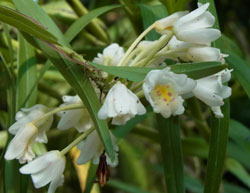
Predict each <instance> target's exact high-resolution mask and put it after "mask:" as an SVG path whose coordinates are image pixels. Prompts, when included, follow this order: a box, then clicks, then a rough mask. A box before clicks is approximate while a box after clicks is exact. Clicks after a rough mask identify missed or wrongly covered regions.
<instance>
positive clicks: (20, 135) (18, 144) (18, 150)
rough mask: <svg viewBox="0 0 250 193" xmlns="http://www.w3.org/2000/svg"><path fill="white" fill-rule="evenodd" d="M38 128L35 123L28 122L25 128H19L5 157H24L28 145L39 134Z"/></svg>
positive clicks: (9, 158) (10, 158)
mask: <svg viewBox="0 0 250 193" xmlns="http://www.w3.org/2000/svg"><path fill="white" fill-rule="evenodd" d="M37 132H38V129H37V128H36V127H35V126H34V125H33V124H27V125H25V127H24V128H23V129H20V130H18V132H17V134H16V135H15V137H14V138H13V139H12V140H11V142H10V144H9V146H8V148H7V151H6V153H5V156H4V158H5V159H7V160H12V159H15V158H18V157H22V155H24V154H25V151H26V150H27V149H28V146H29V145H30V144H31V143H32V141H31V140H32V138H33V137H34V136H35V135H36V134H37Z"/></svg>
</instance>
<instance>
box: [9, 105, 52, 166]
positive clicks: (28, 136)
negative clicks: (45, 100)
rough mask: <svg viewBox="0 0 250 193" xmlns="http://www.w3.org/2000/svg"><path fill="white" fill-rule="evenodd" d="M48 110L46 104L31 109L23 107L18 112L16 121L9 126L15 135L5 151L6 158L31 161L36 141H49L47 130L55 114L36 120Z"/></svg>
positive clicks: (21, 161) (22, 161)
mask: <svg viewBox="0 0 250 193" xmlns="http://www.w3.org/2000/svg"><path fill="white" fill-rule="evenodd" d="M47 111H48V108H47V107H46V106H44V105H35V106H33V107H31V108H29V109H21V111H19V112H18V113H17V114H16V120H17V121H16V122H15V123H14V124H13V125H12V126H11V127H10V128H9V132H10V133H12V134H14V135H15V137H14V138H13V139H12V140H11V142H10V143H9V145H8V147H7V151H6V153H5V159H7V160H12V159H19V162H20V163H25V162H27V161H31V160H32V159H33V158H34V157H35V154H34V153H33V151H32V145H33V143H35V142H40V143H47V141H48V139H47V136H46V131H47V130H48V129H49V128H50V127H51V124H52V122H53V116H50V117H48V118H44V119H41V120H39V121H36V124H35V125H34V124H33V123H32V121H34V120H36V119H38V118H40V117H41V116H43V115H44V114H45V113H46V112H47Z"/></svg>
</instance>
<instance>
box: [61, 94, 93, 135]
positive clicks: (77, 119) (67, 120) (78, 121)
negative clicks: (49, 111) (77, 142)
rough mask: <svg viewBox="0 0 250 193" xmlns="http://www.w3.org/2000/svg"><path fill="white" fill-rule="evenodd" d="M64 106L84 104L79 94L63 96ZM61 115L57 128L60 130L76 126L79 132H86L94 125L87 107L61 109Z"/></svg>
mask: <svg viewBox="0 0 250 193" xmlns="http://www.w3.org/2000/svg"><path fill="white" fill-rule="evenodd" d="M63 102H64V103H63V104H62V105H60V107H62V106H67V105H71V104H82V101H81V99H80V97H79V96H77V95H76V96H63ZM57 115H58V116H60V117H61V119H60V121H59V122H58V125H57V128H58V129H59V130H66V129H69V128H76V129H77V130H78V131H79V132H84V131H86V130H88V129H90V128H91V127H92V125H93V123H92V121H91V118H90V116H89V114H88V112H87V110H86V109H73V110H67V111H61V112H59V113H58V114H57Z"/></svg>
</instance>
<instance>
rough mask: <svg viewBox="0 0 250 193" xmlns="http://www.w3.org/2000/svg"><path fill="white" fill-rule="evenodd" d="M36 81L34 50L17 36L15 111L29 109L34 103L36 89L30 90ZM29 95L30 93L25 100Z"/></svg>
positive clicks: (20, 36) (21, 37)
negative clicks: (23, 108)
mask: <svg viewBox="0 0 250 193" xmlns="http://www.w3.org/2000/svg"><path fill="white" fill-rule="evenodd" d="M36 79H37V69H36V58H35V50H34V48H33V47H32V46H31V45H30V44H29V43H28V42H26V40H25V39H24V38H23V36H22V35H21V34H19V50H18V73H17V91H16V92H17V93H16V99H17V100H16V101H17V104H16V110H19V108H22V107H30V106H32V105H34V104H35V103H36V95H37V93H36V89H33V88H32V85H33V82H35V81H36ZM29 93H32V94H31V95H30V97H28V99H27V100H26V98H27V96H28V95H29Z"/></svg>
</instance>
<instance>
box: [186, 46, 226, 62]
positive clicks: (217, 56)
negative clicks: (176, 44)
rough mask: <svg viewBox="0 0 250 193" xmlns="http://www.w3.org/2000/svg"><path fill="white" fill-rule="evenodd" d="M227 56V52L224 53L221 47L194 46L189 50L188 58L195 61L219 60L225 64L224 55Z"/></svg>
mask: <svg viewBox="0 0 250 193" xmlns="http://www.w3.org/2000/svg"><path fill="white" fill-rule="evenodd" d="M227 56H228V55H227V54H222V53H221V52H220V49H218V48H212V47H201V46H200V47H192V48H189V49H188V51H187V58H188V59H189V61H194V62H207V61H218V62H221V63H222V64H224V63H225V59H224V57H227Z"/></svg>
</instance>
